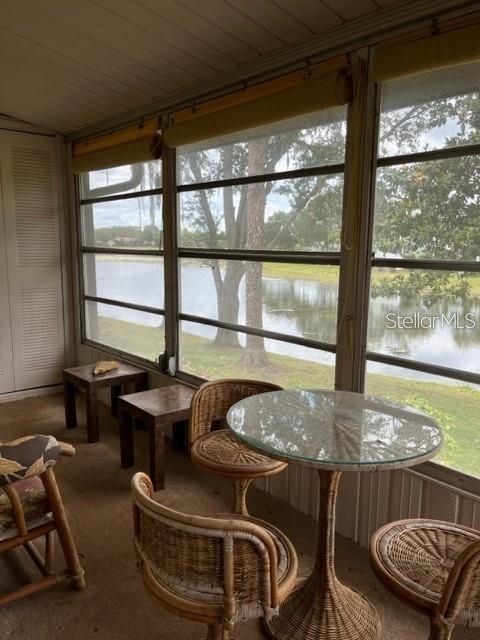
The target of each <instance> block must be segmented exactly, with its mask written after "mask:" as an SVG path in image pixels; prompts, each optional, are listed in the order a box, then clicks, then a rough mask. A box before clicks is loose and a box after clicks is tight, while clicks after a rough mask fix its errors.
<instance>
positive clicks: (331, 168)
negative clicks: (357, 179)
mask: <svg viewBox="0 0 480 640" xmlns="http://www.w3.org/2000/svg"><path fill="white" fill-rule="evenodd" d="M344 170H345V164H344V163H343V162H342V163H341V164H332V165H326V166H324V167H310V168H308V169H292V170H291V171H277V172H274V173H263V174H261V175H258V176H241V177H238V178H225V179H223V180H210V181H208V182H195V183H193V184H181V185H178V186H177V191H178V193H184V192H186V191H201V190H205V189H220V188H222V187H237V186H242V185H246V184H258V183H259V182H277V181H279V180H292V179H295V178H307V177H311V176H328V175H335V174H341V173H343V172H344Z"/></svg>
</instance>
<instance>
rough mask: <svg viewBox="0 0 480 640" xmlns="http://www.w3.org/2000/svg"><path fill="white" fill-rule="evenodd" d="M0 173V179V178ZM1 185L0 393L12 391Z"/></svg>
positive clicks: (11, 354) (11, 356) (10, 340)
mask: <svg viewBox="0 0 480 640" xmlns="http://www.w3.org/2000/svg"><path fill="white" fill-rule="evenodd" d="M1 177H2V176H1V172H0V178H1ZM1 195H2V183H1V182H0V393H6V392H7V391H13V389H14V386H15V384H14V380H13V351H12V333H11V330H10V301H9V296H8V279H7V254H6V244H5V221H4V217H3V206H2V197H1Z"/></svg>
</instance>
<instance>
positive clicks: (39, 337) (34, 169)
mask: <svg viewBox="0 0 480 640" xmlns="http://www.w3.org/2000/svg"><path fill="white" fill-rule="evenodd" d="M1 148H2V152H1V153H2V156H1V167H2V173H3V176H4V183H5V185H6V188H5V189H4V218H5V229H6V239H7V242H6V244H7V265H8V279H9V290H10V311H11V318H12V343H13V354H14V358H13V359H14V377H15V389H16V390H19V389H27V388H31V387H38V386H44V385H50V384H55V383H57V382H60V380H61V370H62V368H63V367H64V366H65V339H64V323H63V300H62V272H61V253H60V232H59V198H58V184H57V175H56V174H57V170H56V153H55V140H54V139H52V138H47V137H43V136H32V135H28V134H17V133H2V145H1Z"/></svg>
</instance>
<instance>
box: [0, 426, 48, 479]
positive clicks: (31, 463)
mask: <svg viewBox="0 0 480 640" xmlns="http://www.w3.org/2000/svg"><path fill="white" fill-rule="evenodd" d="M59 455H60V444H59V443H58V442H57V440H56V439H55V438H54V437H53V436H43V435H36V436H25V437H23V438H18V440H12V441H11V442H3V443H0V486H2V485H5V484H11V483H13V482H17V480H22V479H23V478H29V477H31V476H36V475H40V474H41V473H43V472H44V471H46V470H47V469H49V468H50V467H53V466H54V465H55V463H56V462H57V460H58V457H59Z"/></svg>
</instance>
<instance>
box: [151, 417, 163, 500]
mask: <svg viewBox="0 0 480 640" xmlns="http://www.w3.org/2000/svg"><path fill="white" fill-rule="evenodd" d="M148 439H149V443H148V444H149V456H150V479H151V480H152V483H153V488H154V489H155V491H158V490H159V489H165V427H164V426H157V425H156V424H155V422H154V421H152V422H150V423H149V424H148Z"/></svg>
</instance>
